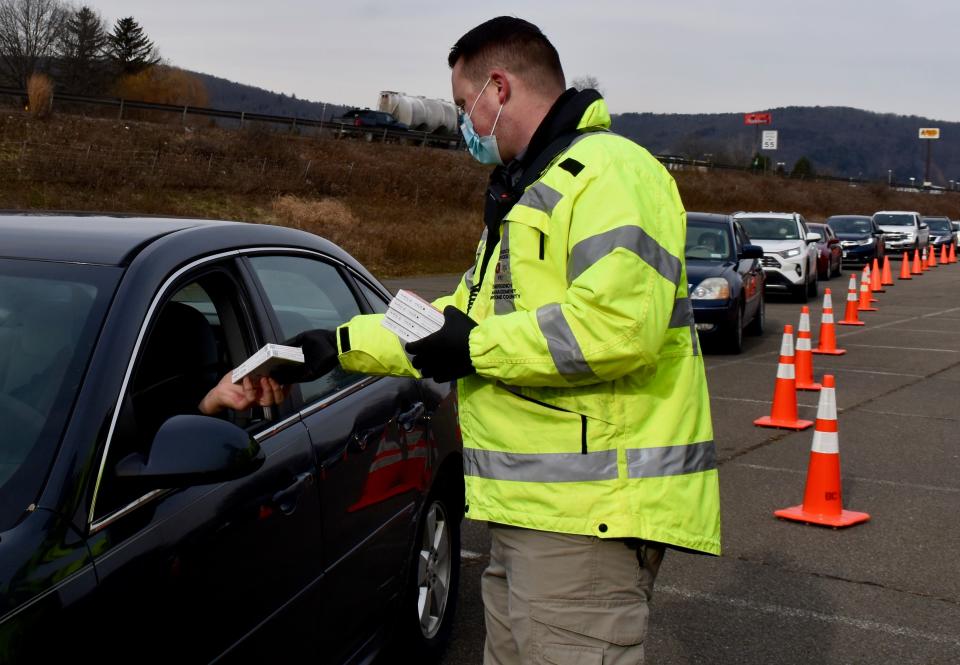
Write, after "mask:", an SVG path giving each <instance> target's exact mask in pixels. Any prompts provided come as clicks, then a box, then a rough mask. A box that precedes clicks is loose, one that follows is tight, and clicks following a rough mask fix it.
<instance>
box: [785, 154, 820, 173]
mask: <svg viewBox="0 0 960 665" xmlns="http://www.w3.org/2000/svg"><path fill="white" fill-rule="evenodd" d="M815 175H816V172H815V171H814V170H813V163H811V161H810V160H809V159H807V158H806V157H801V158H800V159H798V160H797V163H796V164H794V165H793V171H791V172H790V176H791V177H793V178H812V177H813V176H815Z"/></svg>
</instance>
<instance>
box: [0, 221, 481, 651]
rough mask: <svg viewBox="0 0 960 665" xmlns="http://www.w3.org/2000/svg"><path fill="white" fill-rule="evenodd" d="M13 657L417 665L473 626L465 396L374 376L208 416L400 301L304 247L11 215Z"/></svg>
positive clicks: (8, 341) (4, 520)
mask: <svg viewBox="0 0 960 665" xmlns="http://www.w3.org/2000/svg"><path fill="white" fill-rule="evenodd" d="M0 238H2V239H3V240H2V243H0V444H2V445H0V662H2V663H52V662H70V661H77V660H87V659H92V660H94V661H96V662H105V663H116V662H137V663H175V662H182V663H208V662H212V661H215V660H216V661H217V662H241V663H248V662H264V663H266V662H270V663H279V662H303V663H306V662H322V663H356V662H369V659H370V658H372V657H373V655H374V654H375V653H376V652H377V650H378V649H379V648H380V647H381V645H383V644H385V643H386V642H387V638H389V637H398V638H401V639H402V640H403V641H404V644H405V646H404V651H405V652H406V653H408V654H409V653H411V650H410V647H413V653H415V654H417V655H414V656H410V658H411V659H412V662H420V660H419V659H420V658H422V657H424V656H426V655H430V654H434V655H435V654H436V653H437V651H438V650H439V648H440V647H441V646H442V644H443V642H444V639H445V637H446V636H447V634H448V632H449V630H450V624H451V621H452V617H453V610H454V605H455V601H456V597H457V582H458V575H459V570H460V565H459V557H460V542H459V524H460V519H461V514H462V511H463V475H462V447H461V445H460V438H459V433H458V432H459V430H458V428H457V418H456V412H455V405H454V398H453V395H452V392H451V387H450V385H449V384H444V385H440V384H437V383H434V382H432V381H418V380H414V379H405V378H392V377H372V376H365V375H360V374H352V373H348V372H345V371H343V370H342V369H340V368H339V367H338V368H336V369H334V370H332V371H330V372H329V373H328V374H326V375H325V376H323V377H321V378H319V379H317V380H316V381H313V382H311V383H302V384H298V385H296V386H295V387H294V388H293V390H292V392H291V393H290V395H289V397H287V398H286V399H285V400H284V401H283V402H282V403H281V404H279V405H276V406H269V407H260V406H254V407H253V408H250V409H247V410H245V411H242V412H234V411H228V412H223V413H222V414H220V416H219V417H207V416H202V415H199V413H198V408H197V404H198V402H199V400H200V399H201V397H202V396H203V395H204V394H205V392H206V391H207V389H209V388H210V387H212V386H213V385H214V384H215V383H216V382H217V380H218V379H219V377H221V376H224V375H225V373H226V372H228V371H229V370H230V369H231V368H233V367H236V366H237V365H239V364H240V363H241V362H242V361H243V360H244V359H246V358H247V357H248V356H250V355H251V354H252V353H253V352H254V351H256V350H257V349H258V348H260V347H261V346H262V345H264V344H265V343H268V342H278V341H282V340H285V339H288V338H289V337H291V336H293V335H295V334H297V333H299V332H301V331H303V330H307V329H314V328H326V329H330V328H333V327H335V326H336V325H337V324H338V323H340V322H342V321H344V320H347V319H349V318H350V317H352V316H354V315H355V314H359V313H369V312H376V311H384V310H385V309H386V307H387V302H388V300H389V298H390V295H389V293H388V292H387V291H386V290H385V289H384V288H383V287H382V286H381V285H380V283H379V282H378V281H377V280H376V279H374V278H373V276H371V275H370V273H368V272H367V271H366V270H364V268H363V267H362V266H361V265H360V264H358V263H357V262H356V261H355V260H353V259H352V258H351V257H350V256H348V255H347V254H346V253H345V252H343V251H342V250H340V249H339V248H337V247H336V246H334V245H333V244H331V243H329V242H326V241H324V240H322V239H321V238H318V237H316V236H314V235H311V234H309V233H305V232H302V231H296V230H293V229H286V228H279V227H273V226H267V225H259V224H238V223H225V222H205V221H198V220H184V219H121V218H109V217H102V216H101V217H55V216H54V217H51V216H27V215H24V216H0Z"/></svg>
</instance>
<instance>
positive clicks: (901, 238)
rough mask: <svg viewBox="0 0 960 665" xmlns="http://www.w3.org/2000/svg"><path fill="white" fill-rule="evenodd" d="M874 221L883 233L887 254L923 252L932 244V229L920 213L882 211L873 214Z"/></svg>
mask: <svg viewBox="0 0 960 665" xmlns="http://www.w3.org/2000/svg"><path fill="white" fill-rule="evenodd" d="M873 221H875V222H876V223H877V225H878V226H879V227H880V229H881V230H882V231H883V244H884V248H885V249H886V250H887V252H897V253H900V252H904V251H908V252H912V251H914V250H917V249H921V250H922V249H925V248H926V247H927V245H928V244H929V243H930V228H929V227H928V226H927V225H926V224H924V223H923V218H922V217H921V216H920V213H918V212H912V211H904V210H881V211H880V212H876V213H874V214H873Z"/></svg>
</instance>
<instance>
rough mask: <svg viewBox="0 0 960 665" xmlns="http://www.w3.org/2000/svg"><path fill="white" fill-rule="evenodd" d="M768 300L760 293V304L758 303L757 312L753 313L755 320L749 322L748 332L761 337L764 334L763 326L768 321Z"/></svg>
mask: <svg viewBox="0 0 960 665" xmlns="http://www.w3.org/2000/svg"><path fill="white" fill-rule="evenodd" d="M766 319H767V301H766V299H765V298H764V297H763V294H762V293H761V294H760V304H759V305H757V313H756V314H754V315H753V321H751V322H750V323H749V324H747V333H748V334H750V335H755V336H757V337H759V336H760V335H762V334H763V328H764V326H765V325H766V323H767V321H766Z"/></svg>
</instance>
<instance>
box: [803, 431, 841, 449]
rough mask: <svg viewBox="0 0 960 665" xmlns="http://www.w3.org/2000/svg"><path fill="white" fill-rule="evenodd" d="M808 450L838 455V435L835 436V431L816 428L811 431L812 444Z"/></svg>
mask: <svg viewBox="0 0 960 665" xmlns="http://www.w3.org/2000/svg"><path fill="white" fill-rule="evenodd" d="M810 452H814V453H824V454H827V455H839V454H840V437H839V436H837V433H836V432H821V431H820V430H816V431H814V433H813V445H812V446H811V447H810Z"/></svg>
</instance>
